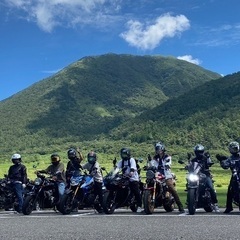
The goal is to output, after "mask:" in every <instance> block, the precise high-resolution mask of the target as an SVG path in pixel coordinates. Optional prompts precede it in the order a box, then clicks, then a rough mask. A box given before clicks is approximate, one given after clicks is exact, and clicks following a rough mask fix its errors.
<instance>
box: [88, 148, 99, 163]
mask: <svg viewBox="0 0 240 240" xmlns="http://www.w3.org/2000/svg"><path fill="white" fill-rule="evenodd" d="M87 160H88V162H89V163H90V164H94V163H95V162H96V161H97V154H96V153H95V152H94V151H91V152H89V153H88V155H87Z"/></svg>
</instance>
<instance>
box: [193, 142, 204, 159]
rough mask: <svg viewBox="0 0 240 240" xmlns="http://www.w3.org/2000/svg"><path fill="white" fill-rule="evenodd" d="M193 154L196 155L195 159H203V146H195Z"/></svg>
mask: <svg viewBox="0 0 240 240" xmlns="http://www.w3.org/2000/svg"><path fill="white" fill-rule="evenodd" d="M193 150H194V153H195V155H196V157H198V158H199V157H200V158H201V157H203V154H204V150H205V149H204V146H203V145H201V144H197V145H196V146H195V147H194V149H193Z"/></svg>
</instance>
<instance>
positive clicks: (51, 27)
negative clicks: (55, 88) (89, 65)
mask: <svg viewBox="0 0 240 240" xmlns="http://www.w3.org/2000/svg"><path fill="white" fill-rule="evenodd" d="M239 9H240V1H239V0H0V101H2V100H4V99H6V98H8V97H10V96H12V95H13V94H15V93H18V92H19V91H22V90H24V89H26V88H28V87H29V86H31V85H32V84H34V83H36V82H39V81H41V80H43V79H46V78H47V77H50V76H53V75H54V74H55V73H57V72H58V71H60V70H61V69H63V68H65V67H67V66H68V65H70V64H72V63H74V62H76V61H78V60H80V59H81V58H83V57H86V56H97V55H101V54H107V53H116V54H133V55H153V56H154V55H161V56H172V57H176V58H178V59H182V60H185V61H189V62H192V63H194V64H197V65H199V66H201V67H203V68H205V69H208V70H210V71H213V72H216V73H219V74H221V75H223V76H225V75H228V74H232V73H235V72H238V71H240V14H239Z"/></svg>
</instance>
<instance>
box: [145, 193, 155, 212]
mask: <svg viewBox="0 0 240 240" xmlns="http://www.w3.org/2000/svg"><path fill="white" fill-rule="evenodd" d="M152 198H153V194H152V191H150V190H145V191H144V192H143V206H144V211H145V213H146V214H152V213H153V212H154V207H155V202H153V200H152Z"/></svg>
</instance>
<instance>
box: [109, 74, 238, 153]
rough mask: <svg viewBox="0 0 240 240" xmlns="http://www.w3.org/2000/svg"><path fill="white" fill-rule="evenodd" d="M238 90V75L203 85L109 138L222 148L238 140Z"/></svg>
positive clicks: (148, 112)
mask: <svg viewBox="0 0 240 240" xmlns="http://www.w3.org/2000/svg"><path fill="white" fill-rule="evenodd" d="M239 89H240V72H239V73H235V74H232V75H228V76H226V77H224V78H221V79H218V80H216V81H211V82H207V83H205V84H203V85H201V86H199V87H197V88H195V89H193V90H192V91H190V92H188V93H185V94H183V95H181V96H179V97H177V98H174V99H170V100H168V101H167V102H165V103H163V104H162V105H160V106H157V107H155V108H154V109H151V110H149V111H146V112H144V113H143V114H142V115H141V116H138V117H137V118H135V119H134V120H131V121H130V122H127V123H126V124H124V125H121V126H119V127H118V128H117V129H115V130H114V131H112V138H114V139H123V138H125V139H129V140H131V141H135V142H144V141H152V140H154V139H158V140H159V139H162V141H165V142H166V143H167V144H168V145H174V146H184V147H185V148H189V147H191V146H193V145H195V144H196V143H199V142H200V143H202V144H204V145H206V146H207V147H210V148H218V149H221V148H222V147H223V148H226V146H227V144H228V143H229V141H232V140H240V112H239V108H240V92H239Z"/></svg>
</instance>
